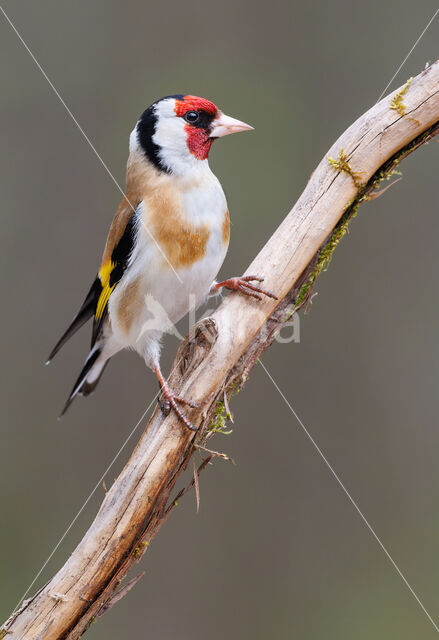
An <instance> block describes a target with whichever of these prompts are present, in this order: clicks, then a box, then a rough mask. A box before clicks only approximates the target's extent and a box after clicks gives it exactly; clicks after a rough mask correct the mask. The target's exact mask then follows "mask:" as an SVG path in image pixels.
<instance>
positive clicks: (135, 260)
mask: <svg viewBox="0 0 439 640" xmlns="http://www.w3.org/2000/svg"><path fill="white" fill-rule="evenodd" d="M212 175H213V174H212ZM208 186H209V188H208V189H207V190H206V187H205V185H203V186H202V187H198V189H194V190H192V191H188V190H187V189H186V191H185V198H186V201H185V209H186V213H187V212H188V211H189V215H191V216H192V218H195V220H196V223H197V224H205V225H207V226H208V228H209V237H208V241H207V243H206V246H205V251H204V254H203V255H202V256H201V257H200V258H199V259H197V260H196V261H194V262H193V263H192V264H191V265H190V266H181V265H180V266H174V265H172V263H171V264H169V263H168V261H167V260H166V258H165V257H164V252H163V250H161V247H160V245H158V244H157V243H156V242H155V241H154V239H153V238H152V237H151V232H150V231H149V229H148V227H147V226H146V224H142V221H145V219H147V216H146V215H145V213H146V212H145V211H141V212H140V213H141V215H140V217H139V220H140V224H139V227H138V233H137V242H136V247H135V249H134V251H133V254H132V258H131V261H130V265H129V266H128V268H127V271H126V272H125V273H124V275H123V278H122V279H121V281H120V282H119V283H118V285H117V286H116V288H115V289H114V291H113V293H112V294H111V296H110V300H109V304H108V310H109V316H110V321H111V327H112V331H113V334H114V337H115V338H116V339H117V341H118V342H119V343H120V344H121V345H123V346H125V347H131V348H133V349H135V350H136V351H138V352H139V353H140V354H141V355H142V356H144V357H145V358H146V360H147V361H148V360H151V359H154V358H156V357H157V353H156V352H157V350H158V348H159V347H158V341H159V340H160V336H161V335H162V334H163V333H164V332H169V331H172V327H173V325H175V323H177V322H178V321H179V320H180V319H181V318H182V317H183V316H185V315H186V314H187V313H188V312H189V311H190V310H191V309H194V308H196V307H197V306H199V305H200V304H201V303H202V302H203V301H204V300H205V299H206V297H207V296H208V293H209V290H210V287H211V285H212V283H213V282H214V280H215V278H216V276H217V274H218V271H219V270H220V268H221V265H222V263H223V261H224V258H225V256H226V252H227V243H226V242H225V240H224V233H223V224H224V214H225V212H226V209H227V204H226V200H225V197H224V194H223V192H222V189H221V186H220V185H219V183H218V181H217V180H216V178H215V179H214V181H212V184H209V185H208ZM197 190H198V191H199V193H197ZM130 287H131V288H132V289H135V296H136V300H137V302H136V305H135V310H134V313H133V315H132V318H131V321H130V322H129V323H126V322H122V321H121V318H123V313H122V314H121V313H120V311H121V307H122V306H123V305H124V304H127V302H126V301H127V300H128V301H130V296H129V295H128V294H129V292H130ZM129 304H131V302H129ZM153 343H157V347H154V346H153ZM151 350H152V351H153V354H152V355H150V352H151Z"/></svg>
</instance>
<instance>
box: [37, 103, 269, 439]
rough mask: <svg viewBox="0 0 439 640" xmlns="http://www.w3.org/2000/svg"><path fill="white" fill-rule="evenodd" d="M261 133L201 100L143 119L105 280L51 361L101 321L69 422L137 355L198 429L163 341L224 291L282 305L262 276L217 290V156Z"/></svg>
mask: <svg viewBox="0 0 439 640" xmlns="http://www.w3.org/2000/svg"><path fill="white" fill-rule="evenodd" d="M252 128H253V127H251V126H249V125H248V124H245V123H244V122H241V121H239V120H235V119H234V118H231V117H229V116H226V115H225V114H223V113H222V112H221V111H220V110H219V109H218V108H217V107H216V106H215V105H214V104H213V103H212V102H210V101H209V100H206V99H204V98H199V97H196V96H192V95H172V96H167V97H165V98H162V99H161V100H158V101H157V102H154V103H153V104H152V105H151V106H150V107H148V109H146V110H145V111H144V112H143V114H142V115H141V116H140V119H139V120H138V122H137V124H136V126H135V127H134V130H133V131H132V133H131V135H130V141H129V156H128V163H127V177H126V191H125V195H124V197H123V198H122V201H121V203H120V205H119V208H118V209H117V211H116V214H115V216H114V219H113V222H112V224H111V227H110V231H109V233H108V237H107V242H106V244H105V249H104V253H103V256H102V262H101V266H100V268H99V272H98V274H97V276H96V278H95V280H94V282H93V284H92V286H91V288H90V291H89V292H88V294H87V296H86V298H85V300H84V303H83V304H82V306H81V308H80V309H79V311H78V313H77V315H76V316H75V317H74V319H73V321H72V323H71V324H70V326H69V327H68V329H67V330H66V331H65V333H64V334H63V335H62V336H61V338H60V339H59V341H58V342H57V344H56V345H55V347H54V349H53V350H52V352H51V354H50V356H49V359H48V361H47V362H48V363H49V362H50V360H51V359H52V358H53V357H54V356H55V354H56V353H57V352H58V351H59V349H60V348H61V347H62V346H63V345H64V344H65V342H66V341H67V340H68V339H69V338H70V337H71V336H72V335H73V334H74V333H75V332H76V331H77V330H78V329H79V328H80V327H81V326H82V325H83V324H84V323H85V322H87V320H89V319H90V318H93V329H92V339H91V350H90V353H89V355H88V357H87V359H86V361H85V364H84V367H83V369H82V371H81V373H80V374H79V377H78V379H77V381H76V382H75V385H74V387H73V389H72V392H71V394H70V395H69V397H68V399H67V402H66V404H65V406H64V408H63V410H62V412H61V415H63V414H64V413H65V412H66V410H67V409H68V407H69V405H70V404H71V402H72V400H73V399H74V398H75V396H77V395H83V396H87V395H89V394H90V393H91V392H92V391H93V390H94V389H95V387H96V385H97V384H98V382H99V380H100V378H101V376H102V373H103V371H104V369H105V366H106V365H107V363H108V361H109V360H110V358H111V357H112V356H114V355H115V354H116V353H117V352H118V351H120V350H121V349H125V348H130V349H134V350H135V351H137V352H138V353H139V354H140V355H141V356H142V357H143V358H144V360H145V363H146V365H147V366H148V367H150V368H151V369H152V370H153V371H154V372H155V374H156V375H157V378H158V380H159V383H160V386H161V389H162V393H163V396H164V398H165V399H166V402H167V405H168V408H170V407H172V409H173V410H174V411H175V412H176V413H177V414H178V416H179V418H180V419H181V420H182V422H183V423H184V424H185V425H186V426H187V427H188V428H189V429H194V427H193V425H192V424H191V422H190V421H189V420H188V419H187V417H186V416H185V415H184V413H183V412H182V410H181V409H180V406H179V405H181V404H187V405H190V406H196V405H194V403H192V402H190V401H188V400H185V399H183V398H180V397H177V396H176V395H175V394H174V393H173V391H172V389H170V387H169V385H168V383H167V381H166V380H165V378H164V376H163V374H162V372H161V369H160V340H161V337H162V335H163V333H164V332H166V331H169V329H170V328H171V327H172V325H173V324H175V323H176V322H178V321H179V320H180V319H181V318H182V317H183V316H184V315H185V314H186V313H188V312H189V310H190V309H192V308H195V307H197V306H199V305H200V304H201V303H202V302H203V301H204V300H206V298H207V297H208V296H209V295H215V294H216V293H217V292H218V291H219V290H220V289H221V288H222V287H226V288H228V289H234V290H238V291H241V292H242V293H244V294H247V295H250V296H253V297H256V298H259V299H260V298H261V295H260V294H262V295H266V296H269V297H272V298H274V297H275V296H274V294H272V293H271V292H269V291H265V290H263V289H262V288H261V287H260V286H258V285H259V283H260V282H261V281H262V278H259V277H257V276H247V277H245V278H230V279H229V280H225V281H223V282H216V281H215V278H216V276H217V274H218V271H219V269H220V267H221V265H222V263H223V261H224V258H225V256H226V252H227V248H228V244H229V235H230V218H229V211H228V208H227V203H226V198H225V196H224V192H223V190H222V188H221V185H220V183H219V181H218V179H217V178H216V176H215V175H214V174H213V173H212V171H211V170H210V168H209V163H208V155H209V151H210V148H211V146H212V143H213V141H214V140H215V139H216V138H220V137H222V136H226V135H228V134H230V133H235V132H238V131H245V130H249V129H252ZM255 283H257V284H255Z"/></svg>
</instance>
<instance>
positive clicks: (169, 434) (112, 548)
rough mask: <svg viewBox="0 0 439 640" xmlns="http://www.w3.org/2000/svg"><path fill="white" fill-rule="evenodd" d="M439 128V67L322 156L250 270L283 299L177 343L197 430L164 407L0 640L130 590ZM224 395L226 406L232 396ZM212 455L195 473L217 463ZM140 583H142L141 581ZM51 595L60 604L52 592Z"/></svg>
mask: <svg viewBox="0 0 439 640" xmlns="http://www.w3.org/2000/svg"><path fill="white" fill-rule="evenodd" d="M438 131H439V62H436V63H435V64H434V65H432V66H431V67H429V68H428V69H426V70H425V71H423V72H422V73H421V74H419V75H418V76H417V77H416V78H414V79H413V80H412V81H411V82H410V83H407V84H406V85H404V86H403V87H401V88H400V89H399V90H397V91H395V92H394V93H393V94H391V95H390V96H388V97H386V98H385V99H384V100H382V101H381V102H380V103H378V104H377V105H375V106H373V107H372V108H371V109H370V110H369V111H367V112H366V113H365V114H364V115H363V116H361V117H360V118H359V119H358V120H357V121H356V122H355V123H354V124H353V125H351V126H350V127H349V128H348V129H347V130H346V131H345V132H344V133H343V135H342V136H341V137H340V138H339V139H338V140H337V142H336V143H335V144H334V145H333V146H332V147H331V149H330V150H329V152H328V153H327V154H326V155H325V157H324V158H323V159H322V161H321V162H320V164H319V165H318V167H317V168H316V170H315V171H314V173H313V174H312V176H311V178H310V180H309V182H308V184H307V186H306V188H305V190H304V192H303V194H302V195H301V197H300V198H299V200H298V202H297V203H296V205H295V206H294V208H293V209H292V211H291V212H290V213H289V215H288V216H287V217H286V218H285V220H284V221H283V222H282V224H281V225H280V226H279V228H278V229H277V230H276V231H275V233H274V234H273V236H272V237H271V238H270V240H269V241H268V242H267V244H266V245H265V246H264V248H263V249H262V251H261V252H260V253H259V255H258V256H257V257H256V258H255V260H254V261H253V263H252V264H251V265H250V267H249V269H248V271H247V273H249V274H250V273H257V274H262V275H263V276H264V277H265V282H264V286H267V287H268V288H269V289H271V290H273V291H274V292H275V293H276V294H277V296H278V298H279V300H278V301H273V300H270V299H266V300H264V301H262V302H258V301H255V300H252V299H248V298H245V297H244V296H241V295H239V294H237V293H233V294H231V295H229V296H228V297H227V298H226V300H225V301H224V302H223V303H222V304H221V306H220V307H219V308H218V309H217V311H216V312H215V313H214V314H213V315H212V316H211V317H210V318H207V319H205V320H203V321H201V322H200V323H198V324H197V325H196V326H195V328H194V331H193V333H192V335H191V336H190V337H186V338H185V340H183V342H182V343H181V345H180V347H179V349H178V353H177V356H176V359H175V362H174V371H173V374H172V376H171V380H170V384H171V385H172V387H173V388H174V389H175V390H176V391H177V392H178V393H179V394H181V395H184V396H185V397H187V398H190V399H191V400H194V401H196V402H198V403H199V404H200V406H201V410H196V411H195V410H189V411H188V416H189V417H190V419H191V420H192V421H193V423H194V424H196V425H197V426H199V427H200V429H199V432H198V434H196V435H194V433H192V432H190V431H189V430H188V429H186V428H185V427H184V425H182V424H181V423H180V422H179V421H178V419H177V418H176V416H175V415H174V414H173V413H171V414H170V415H169V416H167V417H166V418H165V417H163V415H162V414H161V412H160V410H159V409H156V411H155V412H154V414H153V416H152V418H151V419H150V421H149V423H148V424H147V426H146V428H145V431H144V433H143V434H142V436H141V438H140V440H139V442H138V444H137V446H136V448H135V450H134V452H133V454H132V455H131V458H130V459H129V461H128V462H127V464H126V465H125V468H124V469H123V471H122V472H121V474H120V475H119V477H118V478H117V480H116V481H115V482H114V484H113V486H112V487H111V489H110V490H109V491H108V493H107V494H106V496H105V499H104V501H103V503H102V505H101V508H100V510H99V512H98V514H97V516H96V518H95V520H94V522H93V523H92V525H91V526H90V528H89V530H88V531H87V533H86V534H85V535H84V537H83V539H82V540H81V542H80V543H79V544H78V546H77V547H76V549H75V551H74V552H73V553H72V555H71V556H70V558H69V559H68V560H67V561H66V563H65V564H64V566H63V567H62V568H61V569H60V570H59V571H58V573H57V574H56V575H55V576H54V577H53V578H52V579H51V580H50V582H49V583H48V584H47V585H46V586H45V587H43V588H42V589H41V590H40V591H39V592H38V593H37V594H35V596H34V597H33V598H30V599H29V600H28V601H26V602H25V603H24V605H23V606H22V607H21V609H20V610H19V611H18V612H17V613H16V614H14V615H13V616H12V617H11V618H10V619H9V620H8V622H7V623H5V626H4V627H3V632H0V638H2V637H4V635H6V634H8V638H11V640H13V639H14V638H17V639H18V638H20V639H21V640H23V639H27V638H29V639H30V638H37V637H44V638H45V640H55V639H61V638H63V639H69V640H74V639H76V638H79V637H80V636H81V635H82V633H84V631H85V630H86V629H87V628H88V626H89V625H90V624H91V622H93V621H94V620H95V619H96V617H98V616H99V615H102V613H104V612H105V610H107V609H108V608H110V607H111V606H112V605H113V604H114V603H115V602H116V601H117V600H119V599H120V598H121V597H122V596H123V595H124V593H126V592H127V591H129V588H131V587H132V586H134V584H133V583H129V584H128V585H127V586H126V587H125V588H122V591H117V590H118V588H119V585H120V583H121V580H122V579H123V578H124V576H125V575H126V573H127V571H128V569H129V568H130V567H131V566H132V565H133V564H134V563H135V562H137V561H138V560H139V559H140V558H141V556H142V555H143V553H144V552H145V550H146V549H147V547H148V545H149V543H150V541H151V540H152V538H153V537H154V536H155V534H156V533H157V531H158V529H159V528H160V526H161V525H162V524H163V522H164V521H165V520H166V518H167V517H168V515H169V513H170V511H171V510H172V507H173V503H172V502H171V504H170V505H169V504H168V503H169V498H170V494H171V491H172V489H173V487H174V484H175V481H176V479H177V477H178V475H179V474H180V473H181V472H182V470H183V469H185V468H186V466H187V464H188V462H189V459H190V457H191V455H192V453H193V452H194V450H195V447H196V446H197V445H200V446H201V447H203V446H204V444H205V443H206V441H207V440H208V439H209V437H211V435H213V433H214V432H215V431H217V430H220V429H223V417H222V412H223V410H224V408H225V409H226V411H228V404H227V398H228V397H230V395H231V394H232V393H233V391H234V390H236V389H237V388H240V387H241V386H242V385H243V384H244V382H245V380H246V378H247V375H248V372H249V371H250V369H251V368H252V367H253V366H254V364H255V362H256V361H257V359H258V358H259V356H260V355H261V354H262V353H263V352H264V351H265V350H266V349H267V348H268V347H269V345H270V344H271V343H272V341H273V340H274V338H275V336H276V334H277V333H278V332H279V330H280V328H281V327H282V325H283V323H284V322H285V320H286V319H287V318H288V317H290V316H291V314H292V313H293V311H295V310H297V309H298V308H300V307H301V306H302V305H303V304H305V303H306V301H307V300H308V299H309V296H310V294H311V291H312V287H313V285H314V283H315V280H316V278H317V277H318V275H319V274H320V272H321V271H322V269H323V268H324V267H325V266H326V265H327V263H328V261H329V260H330V257H331V254H332V252H333V250H334V249H335V247H336V246H337V244H338V242H339V241H340V239H341V238H342V236H343V235H344V233H345V231H346V228H347V225H348V223H349V220H350V219H351V218H352V217H353V216H354V215H355V214H356V212H357V210H358V207H359V205H360V204H361V202H363V201H364V200H367V199H368V198H369V197H370V196H371V195H372V194H374V193H376V189H377V187H378V186H379V184H380V183H381V182H382V180H383V179H385V178H386V177H388V176H389V175H391V173H392V172H393V171H394V169H395V167H396V166H397V165H398V164H399V162H400V161H401V160H402V159H403V158H404V157H405V156H406V155H407V154H409V153H411V152H412V151H414V150H415V149H417V148H418V147H419V146H420V145H422V144H423V143H425V142H427V141H428V140H430V139H431V138H432V137H433V136H434V135H436V133H438ZM224 399H225V401H224ZM213 453H214V452H211V454H210V455H209V456H207V457H206V458H205V460H204V462H203V463H202V465H201V468H199V469H198V470H197V472H196V474H195V475H194V480H193V482H192V483H195V481H196V480H195V478H197V477H198V474H199V473H200V471H201V470H202V468H203V467H204V466H205V465H206V464H207V463H208V462H209V460H210V459H211V458H212V455H213ZM135 580H137V579H135ZM54 594H55V597H54Z"/></svg>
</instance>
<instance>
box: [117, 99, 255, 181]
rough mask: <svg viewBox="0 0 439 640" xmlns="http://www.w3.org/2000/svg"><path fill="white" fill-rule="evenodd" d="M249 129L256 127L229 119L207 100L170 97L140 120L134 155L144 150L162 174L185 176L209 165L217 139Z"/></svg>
mask: <svg viewBox="0 0 439 640" xmlns="http://www.w3.org/2000/svg"><path fill="white" fill-rule="evenodd" d="M248 129H253V127H251V126H250V125H248V124H245V123H244V122H241V121H240V120H236V119H235V118H231V117H230V116H226V115H225V114H224V113H222V112H221V111H220V110H219V109H218V107H217V106H216V105H214V104H213V102H210V101H209V100H206V99H205V98H198V97H197V96H192V95H173V96H167V97H166V98H162V99H161V100H158V101H157V102H154V104H152V105H151V106H150V107H148V109H146V111H144V112H143V114H142V115H141V116H140V119H139V120H138V122H137V124H136V126H135V128H134V130H133V132H132V133H131V136H130V151H135V150H138V149H140V150H142V151H143V153H144V154H145V155H146V157H147V158H148V160H149V161H150V162H151V163H152V164H153V165H154V166H155V167H156V169H158V170H159V171H162V172H166V173H170V174H176V175H184V174H185V173H187V172H189V171H191V170H194V169H197V168H200V163H203V164H207V158H208V156H209V151H210V148H211V146H212V143H213V141H214V140H215V139H216V138H221V137H222V136H226V135H228V134H230V133H237V132H238V131H246V130H248Z"/></svg>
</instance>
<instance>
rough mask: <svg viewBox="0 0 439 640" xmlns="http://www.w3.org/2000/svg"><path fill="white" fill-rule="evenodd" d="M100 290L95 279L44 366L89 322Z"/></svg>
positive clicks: (97, 279) (98, 281) (98, 283)
mask: <svg viewBox="0 0 439 640" xmlns="http://www.w3.org/2000/svg"><path fill="white" fill-rule="evenodd" d="M101 290H102V285H101V282H100V280H99V278H96V279H95V281H94V282H93V284H92V286H91V289H90V291H89V292H88V294H87V297H86V298H85V300H84V302H83V303H82V307H81V308H80V309H79V311H78V313H77V314H76V316H75V317H74V318H73V320H72V322H71V323H70V326H69V327H68V328H67V329H66V331H64V333H63V335H62V336H61V338H60V339H59V340H58V342H57V343H56V345H55V346H54V347H53V349H52V351H51V352H50V355H49V357H48V358H47V362H46V364H49V362H50V361H51V360H52V358H53V357H54V356H55V355H56V354H57V353H58V351H59V350H60V349H61V347H62V346H63V345H64V344H65V343H66V342H67V340H68V339H69V338H71V337H72V335H73V334H74V333H76V332H77V331H78V329H80V328H81V327H82V325H83V324H85V323H86V322H87V320H89V319H90V318H91V317H92V316H93V315H94V312H95V309H96V304H97V300H98V298H99V293H100V291H101Z"/></svg>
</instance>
